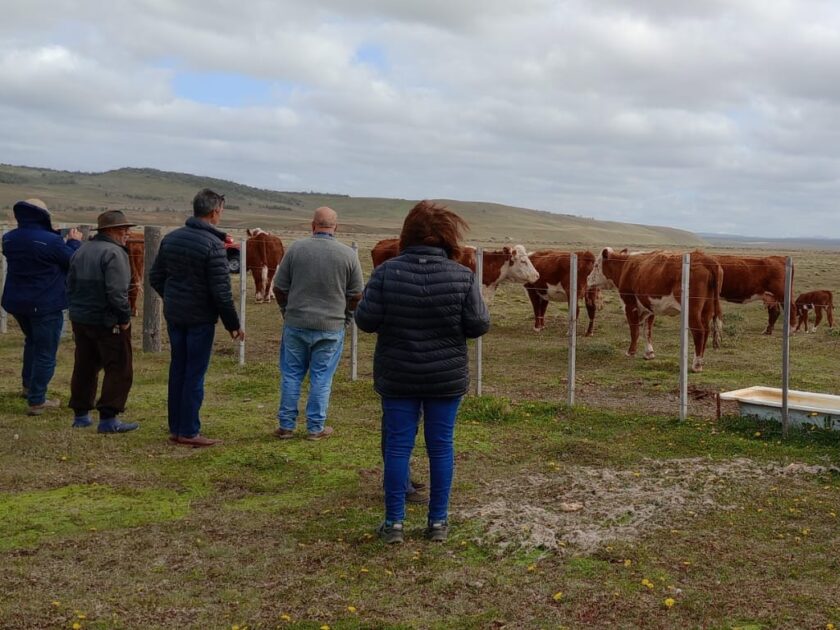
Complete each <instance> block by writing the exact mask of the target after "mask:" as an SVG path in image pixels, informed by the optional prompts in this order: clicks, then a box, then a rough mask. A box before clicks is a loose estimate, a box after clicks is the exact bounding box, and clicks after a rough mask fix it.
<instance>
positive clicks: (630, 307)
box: [587, 247, 724, 372]
mask: <svg viewBox="0 0 840 630" xmlns="http://www.w3.org/2000/svg"><path fill="white" fill-rule="evenodd" d="M723 278H724V272H723V269H721V266H720V264H719V263H718V262H717V260H715V259H714V258H712V257H711V256H707V255H706V254H704V253H703V252H699V251H695V252H692V253H691V267H690V270H689V300H688V308H689V312H688V327H689V329H690V330H691V335H692V337H693V340H694V360H693V361H692V363H691V370H692V371H693V372H700V371H702V369H703V354H704V353H705V350H706V342H707V340H708V337H709V333H710V332H713V333H714V342H715V345H717V344H718V342H719V338H720V330H721V328H722V321H721V310H720V288H721V284H722V282H723ZM681 282H682V254H678V253H672V252H663V251H656V252H647V253H640V254H631V253H626V252H615V251H613V249H612V248H611V247H607V248H605V249H604V250H603V251H602V252H601V255H600V256H598V257H597V258H596V259H595V266H594V267H593V269H592V273H590V274H589V279H588V281H587V284H588V285H589V286H596V287H599V288H610V287H612V288H615V289H617V290H618V293H619V295H620V296H621V301H622V302H623V305H624V314H625V316H626V317H627V323H628V325H629V326H630V347H629V348H628V349H627V356H633V355H635V354H636V346H637V343H638V340H639V328H640V326H642V325H646V328H647V345H646V348H645V355H644V356H645V359H653V358H654V357H655V354H654V351H653V317H654V316H655V315H659V314H662V315H676V314H678V313H679V312H680V304H681V299H682V286H681Z"/></svg>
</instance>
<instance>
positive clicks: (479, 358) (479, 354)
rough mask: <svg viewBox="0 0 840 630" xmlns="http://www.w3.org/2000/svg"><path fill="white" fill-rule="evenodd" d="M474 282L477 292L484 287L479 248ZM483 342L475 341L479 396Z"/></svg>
mask: <svg viewBox="0 0 840 630" xmlns="http://www.w3.org/2000/svg"><path fill="white" fill-rule="evenodd" d="M475 281H476V282H477V283H478V286H479V291H480V290H481V289H482V288H483V287H484V250H483V249H482V248H481V247H479V248H478V249H477V250H476V252H475ZM483 353H484V340H483V339H482V338H481V337H479V338H478V339H476V340H475V395H476V396H481V379H482V376H483V375H482V371H483V369H484V366H483V359H484V356H483Z"/></svg>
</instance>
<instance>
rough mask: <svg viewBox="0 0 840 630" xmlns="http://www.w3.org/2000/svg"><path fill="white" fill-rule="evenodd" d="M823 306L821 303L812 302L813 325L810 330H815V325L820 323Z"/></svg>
mask: <svg viewBox="0 0 840 630" xmlns="http://www.w3.org/2000/svg"><path fill="white" fill-rule="evenodd" d="M824 308H825V306H823V305H822V304H814V327H813V328H812V329H811V332H817V326H819V325H820V322H821V321H822V318H823V309H824Z"/></svg>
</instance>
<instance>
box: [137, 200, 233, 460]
mask: <svg viewBox="0 0 840 630" xmlns="http://www.w3.org/2000/svg"><path fill="white" fill-rule="evenodd" d="M224 205H225V198H224V195H219V194H217V193H215V192H213V191H212V190H209V189H207V188H205V189H204V190H201V191H199V193H198V194H197V195H196V196H195V198H194V199H193V215H194V216H192V217H190V218H189V219H187V223H186V225H185V226H184V227H182V228H178V229H177V230H175V231H174V232H171V233H170V234H167V235H166V237H165V238H164V239H163V242H162V243H161V245H160V252H158V256H157V258H156V259H155V262H154V265H153V266H152V270H151V273H150V281H151V284H152V287H153V288H154V290H155V291H157V292H158V293H159V294H160V296H161V297H162V298H163V315H164V317H165V318H166V326H167V330H168V332H169V341H170V345H171V361H170V364H169V397H168V410H169V439H170V440H171V441H172V442H175V443H176V444H183V445H186V446H193V447H203V446H213V445H214V444H218V443H219V442H220V440H211V439H208V438H206V437H203V436H202V435H200V431H201V420H200V419H199V417H198V414H199V410H200V409H201V403H202V401H203V400H204V375H205V374H206V373H207V368H208V366H209V365H210V354H211V353H212V351H213V337H214V335H215V332H216V322H217V321H218V320H219V317H221V318H222V324H223V325H224V327H225V329H226V330H227V331H228V332H229V333H230V336H231V338H232V339H235V340H239V341H241V340H244V339H245V331H244V330H242V329H241V328H240V326H239V316H238V315H237V313H236V307H235V306H234V303H233V293H232V291H231V288H230V275H229V273H230V272H229V270H228V263H227V257H226V256H225V249H224V242H225V233H224V232H221V231H219V230H217V229H216V227H215V226H216V225H218V224H219V221H220V220H221V216H222V211H223V210H224Z"/></svg>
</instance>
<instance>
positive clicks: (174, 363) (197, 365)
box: [166, 324, 216, 438]
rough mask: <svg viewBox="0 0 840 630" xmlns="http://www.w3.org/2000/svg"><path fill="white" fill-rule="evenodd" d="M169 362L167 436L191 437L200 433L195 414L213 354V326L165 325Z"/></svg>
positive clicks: (202, 397)
mask: <svg viewBox="0 0 840 630" xmlns="http://www.w3.org/2000/svg"><path fill="white" fill-rule="evenodd" d="M166 328H167V330H168V331H169V344H170V346H171V348H172V349H171V360H170V363H169V400H168V405H167V407H168V411H169V432H170V433H172V434H174V435H177V436H179V437H188V438H191V437H195V436H196V435H198V434H199V433H200V432H201V420H200V419H199V417H198V412H199V411H200V410H201V403H202V402H203V401H204V375H205V374H206V373H207V367H208V366H209V365H210V355H211V354H212V353H213V337H214V336H215V334H216V325H215V324H200V325H197V326H175V325H173V324H167V326H166Z"/></svg>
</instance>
